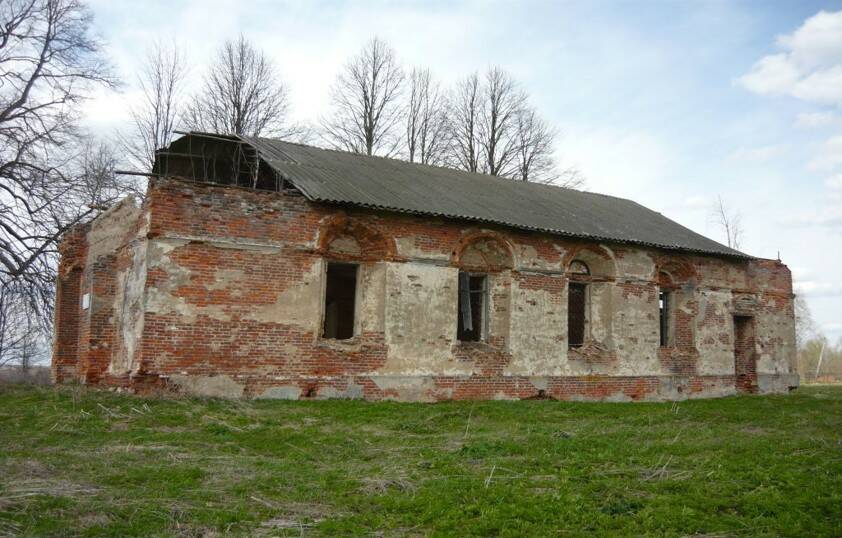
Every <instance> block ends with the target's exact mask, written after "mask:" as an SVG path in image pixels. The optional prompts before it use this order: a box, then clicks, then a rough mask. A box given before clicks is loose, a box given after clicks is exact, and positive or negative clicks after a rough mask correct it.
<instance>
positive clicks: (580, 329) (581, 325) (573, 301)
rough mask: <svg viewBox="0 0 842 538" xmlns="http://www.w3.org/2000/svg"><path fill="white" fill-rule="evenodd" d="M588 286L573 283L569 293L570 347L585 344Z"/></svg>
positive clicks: (568, 339)
mask: <svg viewBox="0 0 842 538" xmlns="http://www.w3.org/2000/svg"><path fill="white" fill-rule="evenodd" d="M587 291H588V289H587V285H586V284H581V283H578V282H571V283H570V286H569V289H568V291H567V342H568V345H569V346H570V347H582V345H583V344H584V343H585V316H586V313H585V305H586V304H587Z"/></svg>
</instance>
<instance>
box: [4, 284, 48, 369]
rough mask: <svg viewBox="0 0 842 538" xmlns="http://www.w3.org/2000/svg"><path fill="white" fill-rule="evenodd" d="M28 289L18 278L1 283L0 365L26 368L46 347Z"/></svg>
mask: <svg viewBox="0 0 842 538" xmlns="http://www.w3.org/2000/svg"><path fill="white" fill-rule="evenodd" d="M30 314H31V308H30V305H29V296H28V290H26V289H25V287H23V286H21V283H20V282H14V281H12V282H8V283H0V367H4V366H9V365H12V364H17V365H19V366H20V367H22V368H24V369H26V368H28V367H29V366H30V365H31V364H32V363H34V362H36V361H37V359H38V355H39V352H40V351H43V350H44V349H45V348H46V340H47V339H46V334H47V333H46V331H45V330H44V327H43V325H42V324H41V323H39V322H38V320H37V319H36V318H34V317H33V316H31V315H30Z"/></svg>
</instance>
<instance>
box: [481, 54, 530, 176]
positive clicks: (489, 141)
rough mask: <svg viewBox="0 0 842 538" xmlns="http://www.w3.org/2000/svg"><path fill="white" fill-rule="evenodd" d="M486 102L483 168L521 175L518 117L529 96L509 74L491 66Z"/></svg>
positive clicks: (496, 174)
mask: <svg viewBox="0 0 842 538" xmlns="http://www.w3.org/2000/svg"><path fill="white" fill-rule="evenodd" d="M483 93H484V103H483V105H484V106H483V107H482V121H481V122H480V128H479V134H480V146H481V148H482V153H483V160H484V162H483V171H484V172H485V173H487V174H490V175H492V176H506V177H512V176H515V175H516V174H517V164H516V163H517V156H518V148H519V141H518V136H517V124H518V117H519V116H520V115H521V113H522V112H523V109H524V107H525V106H526V95H525V94H524V93H523V92H522V91H521V90H520V89H519V88H518V86H517V84H516V83H515V81H514V80H513V79H512V77H511V76H509V74H508V73H506V72H505V71H503V70H502V69H499V68H496V67H494V68H491V69H489V70H488V71H487V72H486V74H485V86H484V92H483Z"/></svg>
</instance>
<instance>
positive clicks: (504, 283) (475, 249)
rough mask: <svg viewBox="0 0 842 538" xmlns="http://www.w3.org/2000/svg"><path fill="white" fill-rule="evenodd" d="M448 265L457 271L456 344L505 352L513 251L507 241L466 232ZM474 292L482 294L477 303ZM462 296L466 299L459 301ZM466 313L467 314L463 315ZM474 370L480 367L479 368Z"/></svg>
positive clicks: (491, 234)
mask: <svg viewBox="0 0 842 538" xmlns="http://www.w3.org/2000/svg"><path fill="white" fill-rule="evenodd" d="M451 263H452V265H454V266H455V267H458V268H459V273H458V282H457V283H456V284H457V289H458V297H459V304H458V320H457V321H458V327H457V331H456V342H457V343H458V344H474V343H486V344H490V345H492V346H494V347H495V348H497V350H499V351H501V352H502V351H503V350H504V349H507V348H508V340H509V329H510V323H511V317H510V316H511V287H512V271H511V270H512V269H513V268H514V254H513V249H512V247H511V245H510V244H509V242H508V240H507V239H506V238H505V237H504V236H503V235H501V234H499V233H496V232H493V231H475V232H469V233H467V234H465V235H463V236H462V238H461V239H460V240H459V242H458V243H457V244H456V245H455V246H454V248H453V251H452V254H451ZM477 290H482V293H481V295H482V299H481V301H480V299H478V298H477ZM463 294H466V295H465V296H464V297H463ZM468 303H470V304H469V305H468ZM478 308H481V311H482V318H481V319H480V318H477V317H476V312H477V309H478ZM466 309H468V310H469V311H470V314H466V313H465V312H464V311H465V310H466ZM471 316H473V319H472V321H471V324H470V325H471V328H472V329H471V330H470V331H466V330H465V329H466V321H467V320H466V317H471ZM478 324H479V325H481V328H480V329H478V328H477V325H478ZM486 358H487V357H486ZM475 359H476V360H478V361H479V362H480V363H482V362H483V361H484V359H483V358H481V357H479V356H477V357H475ZM498 359H499V360H502V359H500V357H498ZM477 366H478V367H484V366H483V365H482V364H478V365H477Z"/></svg>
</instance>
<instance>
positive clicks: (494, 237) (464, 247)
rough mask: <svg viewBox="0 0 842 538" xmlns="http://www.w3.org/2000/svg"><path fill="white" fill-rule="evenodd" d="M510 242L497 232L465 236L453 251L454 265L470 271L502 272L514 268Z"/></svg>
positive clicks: (475, 233)
mask: <svg viewBox="0 0 842 538" xmlns="http://www.w3.org/2000/svg"><path fill="white" fill-rule="evenodd" d="M512 252H513V251H512V247H511V245H510V244H509V242H508V241H507V240H506V239H505V238H504V237H503V236H502V235H500V234H498V233H495V232H473V233H469V234H467V235H465V236H463V237H462V238H461V239H460V240H459V243H458V244H457V245H456V248H454V249H453V253H452V257H453V264H454V265H456V266H457V267H460V268H462V269H464V270H468V271H485V272H500V271H504V270H506V269H512V268H513V267H514V255H513V254H512Z"/></svg>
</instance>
